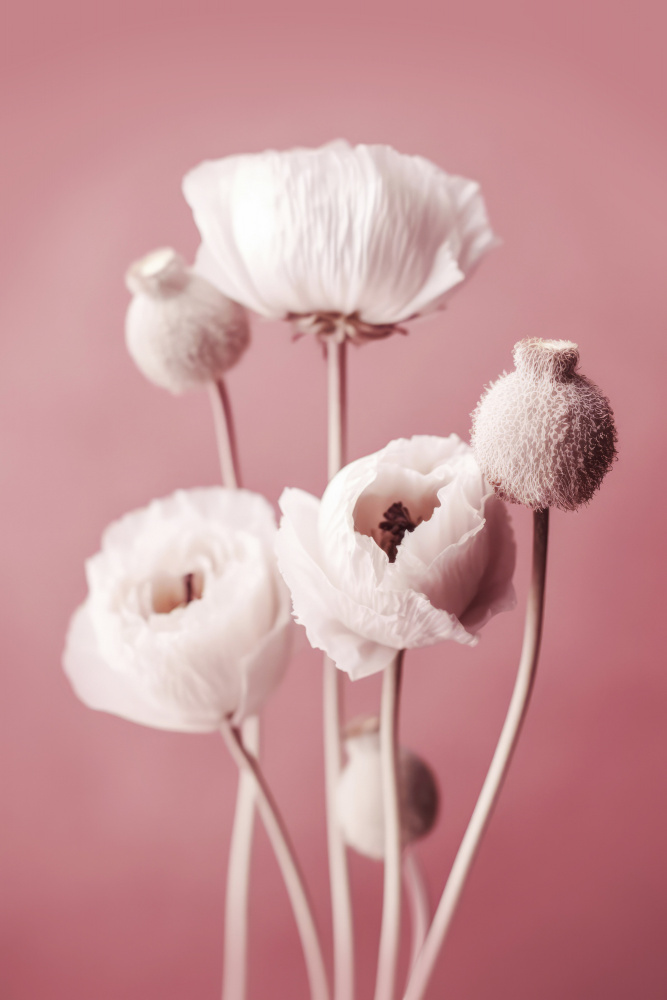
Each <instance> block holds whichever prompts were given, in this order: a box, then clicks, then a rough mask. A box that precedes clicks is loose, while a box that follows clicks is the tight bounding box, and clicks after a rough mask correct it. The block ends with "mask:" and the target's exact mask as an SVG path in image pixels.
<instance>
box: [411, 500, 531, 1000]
mask: <svg viewBox="0 0 667 1000" xmlns="http://www.w3.org/2000/svg"><path fill="white" fill-rule="evenodd" d="M548 534H549V511H548V510H541V511H539V510H538V511H535V512H534V513H533V569H532V578H531V584H530V592H529V594H528V604H527V607H526V621H525V627H524V635H523V647H522V649H521V659H520V661H519V669H518V671H517V677H516V681H515V684H514V691H513V692H512V699H511V701H510V705H509V709H508V711H507V716H506V718H505V723H504V725H503V728H502V732H501V734H500V738H499V740H498V744H497V746H496V750H495V753H494V755H493V760H492V761H491V766H490V768H489V770H488V773H487V775H486V779H485V781H484V784H483V786H482V791H481V792H480V795H479V798H478V800H477V804H476V806H475V809H474V812H473V814H472V817H471V819H470V823H469V824H468V829H467V830H466V832H465V834H464V837H463V840H462V841H461V846H460V847H459V850H458V854H457V855H456V858H455V859H454V864H453V865H452V870H451V872H450V873H449V878H448V879H447V884H446V885H445V890H444V892H443V894H442V897H441V899H440V904H439V906H438V909H437V911H436V914H435V917H434V918H433V923H432V924H431V928H430V930H429V932H428V934H427V936H426V941H425V943H424V947H423V948H422V950H421V954H420V955H419V958H418V959H417V962H416V964H415V967H414V969H413V971H412V973H411V975H410V978H409V980H408V986H407V989H406V991H405V997H404V1000H421V998H422V997H423V996H424V992H425V990H426V987H427V986H428V982H429V979H430V977H431V974H432V972H433V968H434V966H435V963H436V960H437V958H438V954H439V952H440V949H441V948H442V945H443V944H444V941H445V937H446V935H447V931H448V929H449V926H450V924H451V921H452V917H453V916H454V912H455V910H456V906H457V903H458V901H459V898H460V896H461V893H462V891H463V887H464V885H465V882H466V878H467V877H468V872H469V871H470V866H471V865H472V863H473V861H474V859H475V855H476V853H477V849H478V847H479V844H480V841H481V839H482V836H483V834H484V831H485V829H486V825H487V823H488V821H489V818H490V816H491V812H492V810H493V807H494V805H495V803H496V800H497V798H498V795H499V793H500V789H501V787H502V783H503V780H504V778H505V775H506V773H507V769H508V767H509V763H510V760H511V759H512V753H513V751H514V747H515V746H516V742H517V740H518V738H519V733H520V731H521V724H522V722H523V720H524V717H525V714H526V709H527V708H528V702H529V699H530V693H531V691H532V688H533V681H534V680H535V671H536V670H537V660H538V656H539V652H540V640H541V637H542V618H543V613H544V586H545V578H546V569H547V538H548Z"/></svg>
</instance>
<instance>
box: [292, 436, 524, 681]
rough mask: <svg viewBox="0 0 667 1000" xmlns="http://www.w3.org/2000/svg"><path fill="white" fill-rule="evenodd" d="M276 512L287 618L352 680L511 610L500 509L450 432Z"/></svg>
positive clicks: (506, 536) (378, 458) (386, 451)
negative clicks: (288, 598)
mask: <svg viewBox="0 0 667 1000" xmlns="http://www.w3.org/2000/svg"><path fill="white" fill-rule="evenodd" d="M280 507H281V509H282V512H283V518H282V521H281V524H280V529H279V531H278V540H277V543H276V544H277V552H278V564H279V566H280V570H281V572H282V574H283V576H284V577H285V580H286V581H287V584H288V586H289V588H290V590H291V591H292V601H293V605H294V613H295V617H296V619H297V621H298V622H300V623H301V624H302V625H305V627H306V632H307V635H308V639H309V640H310V643H311V645H312V646H315V647H316V648H318V649H322V650H324V651H325V652H326V653H327V654H328V655H329V656H330V657H331V658H332V659H333V660H334V661H335V662H336V665H337V666H338V667H339V668H340V669H341V670H345V671H346V672H347V673H348V674H349V675H350V677H352V678H358V677H365V676H367V675H369V674H373V673H375V672H377V671H379V670H382V669H383V668H384V667H386V666H387V665H388V664H389V663H390V662H391V660H392V659H393V657H394V656H395V655H396V650H399V649H413V648H415V647H418V646H428V645H431V644H432V643H436V642H439V641H440V640H441V639H454V640H456V641H457V642H461V643H466V644H469V645H473V644H474V643H476V642H477V639H478V632H479V630H480V629H481V628H482V626H483V625H484V623H485V622H487V621H488V619H489V618H491V617H492V615H494V614H496V613H497V612H499V611H504V610H507V609H509V608H511V607H513V605H514V589H513V587H512V573H513V571H514V539H513V535H512V530H511V528H510V524H509V519H508V517H507V512H506V510H505V508H504V505H503V504H502V502H501V501H499V500H498V499H497V498H496V497H495V496H494V494H493V491H492V490H491V489H490V488H489V487H488V485H487V484H486V482H485V480H484V477H483V476H482V473H481V471H480V469H479V466H478V465H477V462H476V461H475V458H474V456H473V453H472V450H471V448H470V447H469V446H468V445H467V444H465V443H464V442H463V441H461V440H460V438H458V437H457V436H456V435H455V434H452V435H451V436H450V437H448V438H439V437H425V436H420V437H413V438H411V439H409V440H406V439H400V440H398V441H392V442H391V443H390V444H388V445H387V447H386V448H383V449H382V451H378V452H376V453H375V454H374V455H369V456H367V457H366V458H360V459H358V460H357V461H356V462H351V463H350V465H347V466H346V467H345V468H344V469H342V470H341V471H340V472H339V473H338V474H337V475H336V476H334V478H333V479H332V480H331V482H330V483H329V485H328V486H327V488H326V490H325V492H324V495H323V497H322V500H321V501H319V500H318V499H317V498H316V497H314V496H311V495H310V494H309V493H304V492H303V491H302V490H297V489H288V490H285V491H284V492H283V495H282V497H281V498H280Z"/></svg>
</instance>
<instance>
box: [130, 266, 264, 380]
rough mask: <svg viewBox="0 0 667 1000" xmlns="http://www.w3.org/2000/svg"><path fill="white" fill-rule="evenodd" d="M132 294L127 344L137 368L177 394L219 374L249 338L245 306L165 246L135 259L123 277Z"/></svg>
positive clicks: (235, 357)
mask: <svg viewBox="0 0 667 1000" xmlns="http://www.w3.org/2000/svg"><path fill="white" fill-rule="evenodd" d="M125 280H126V284H127V287H128V288H129V290H130V291H131V292H133V293H134V298H133V299H132V302H131V303H130V306H129V308H128V311H127V318H126V324H125V337H126V342H127V347H128V350H129V352H130V354H131V355H132V358H133V359H134V361H135V363H136V365H137V367H138V368H139V369H140V371H141V372H143V374H144V375H145V376H146V378H148V379H150V381H151V382H154V383H155V384H156V385H159V386H161V387H162V388H163V389H169V390H170V391H171V392H174V393H181V392H184V391H185V390H187V389H193V388H197V387H199V386H201V385H202V384H203V383H205V382H211V381H214V380H215V379H217V378H219V377H220V376H221V375H222V374H223V373H224V372H226V371H227V369H228V368H231V367H232V365H234V364H236V362H237V361H238V359H239V358H240V356H241V354H242V353H243V351H244V350H245V349H246V347H247V346H248V342H249V339H250V334H249V327H248V319H247V316H246V312H245V309H244V308H243V307H242V306H240V305H238V303H236V302H232V301H231V299H228V298H227V297H226V296H225V295H223V294H222V292H220V291H219V290H218V289H217V288H216V287H215V286H214V285H212V284H211V283H210V282H209V281H207V280H206V279H205V278H202V277H200V276H199V275H198V274H195V273H194V272H193V271H191V270H190V269H189V268H187V267H186V265H185V261H184V260H183V258H182V257H181V255H180V254H178V253H176V251H175V250H172V249H170V248H168V247H165V248H163V249H161V250H154V251H153V252H152V253H149V254H148V255H147V256H146V257H142V259H141V260H138V261H136V262H135V263H134V264H132V266H131V267H130V269H129V270H128V272H127V274H126V276H125Z"/></svg>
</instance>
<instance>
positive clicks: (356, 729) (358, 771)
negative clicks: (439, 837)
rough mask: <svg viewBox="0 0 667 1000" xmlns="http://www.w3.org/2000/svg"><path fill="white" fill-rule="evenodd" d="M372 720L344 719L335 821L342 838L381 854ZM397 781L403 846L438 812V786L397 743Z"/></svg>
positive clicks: (426, 830)
mask: <svg viewBox="0 0 667 1000" xmlns="http://www.w3.org/2000/svg"><path fill="white" fill-rule="evenodd" d="M378 730H379V726H378V720H377V718H375V717H367V718H363V719H358V720H355V721H354V722H352V723H350V725H349V726H348V727H347V728H346V732H345V749H346V751H347V754H348V762H347V764H346V765H345V767H344V768H343V771H342V773H341V776H340V779H339V783H338V789H337V793H336V805H337V812H338V822H339V823H340V827H341V830H342V832H343V837H344V838H345V841H346V843H347V844H348V845H349V846H350V847H353V848H354V850H355V851H358V852H359V854H364V855H365V856H366V857H369V858H374V859H375V860H377V861H379V860H381V859H382V858H383V857H384V842H385V837H384V811H383V801H382V800H383V796H382V774H381V766H380V734H379V731H378ZM398 785H399V801H400V809H401V840H402V843H403V846H404V847H405V846H407V844H410V843H412V841H414V840H418V839H419V838H420V837H424V836H426V834H427V833H429V832H430V831H431V830H432V829H433V827H434V826H435V822H436V819H437V816H438V804H439V795H438V787H437V785H436V782H435V778H434V776H433V772H432V771H431V769H430V768H429V767H428V766H427V765H426V764H425V763H424V761H423V760H420V758H419V757H417V756H416V755H415V754H413V753H412V752H411V751H410V750H406V749H404V748H403V747H401V748H400V750H399V757H398Z"/></svg>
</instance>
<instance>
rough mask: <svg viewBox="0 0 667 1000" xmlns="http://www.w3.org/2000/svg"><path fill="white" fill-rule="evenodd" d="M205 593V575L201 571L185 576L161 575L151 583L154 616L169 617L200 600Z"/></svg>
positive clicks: (185, 574)
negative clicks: (178, 609) (179, 609)
mask: <svg viewBox="0 0 667 1000" xmlns="http://www.w3.org/2000/svg"><path fill="white" fill-rule="evenodd" d="M203 593H204V574H203V573H202V572H201V571H200V570H195V572H194V573H184V574H183V576H170V575H169V574H167V573H160V574H158V575H157V576H155V577H154V578H153V580H152V581H151V609H152V611H153V614H156V615H168V614H170V613H171V612H172V611H175V610H176V608H185V607H187V605H188V604H191V603H192V601H198V600H200V598H201V597H202V595H203Z"/></svg>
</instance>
